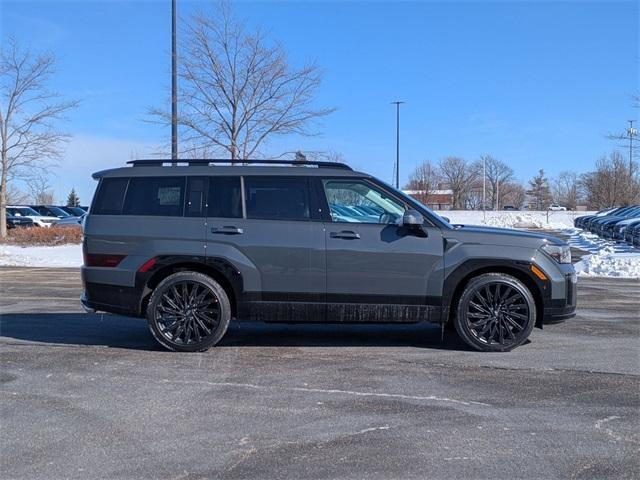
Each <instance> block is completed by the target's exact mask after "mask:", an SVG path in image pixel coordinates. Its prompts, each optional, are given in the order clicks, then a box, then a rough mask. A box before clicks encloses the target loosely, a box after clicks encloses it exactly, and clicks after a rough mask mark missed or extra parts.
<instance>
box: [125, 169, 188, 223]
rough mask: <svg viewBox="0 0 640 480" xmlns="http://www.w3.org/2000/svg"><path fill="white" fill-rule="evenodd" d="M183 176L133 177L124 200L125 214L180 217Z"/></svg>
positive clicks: (183, 186)
mask: <svg viewBox="0 0 640 480" xmlns="http://www.w3.org/2000/svg"><path fill="white" fill-rule="evenodd" d="M185 180H186V179H185V177H133V178H131V180H130V181H129V188H128V189H127V195H126V198H125V201H124V214H125V215H153V216H162V217H181V216H182V213H183V210H184V191H185Z"/></svg>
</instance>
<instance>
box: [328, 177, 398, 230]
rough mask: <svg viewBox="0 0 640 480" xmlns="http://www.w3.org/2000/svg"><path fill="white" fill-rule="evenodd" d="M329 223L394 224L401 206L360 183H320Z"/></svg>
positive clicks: (377, 190) (365, 183)
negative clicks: (329, 216)
mask: <svg viewBox="0 0 640 480" xmlns="http://www.w3.org/2000/svg"><path fill="white" fill-rule="evenodd" d="M322 183H323V185H324V191H325V194H326V196H327V202H328V203H329V210H330V211H331V220H333V221H334V222H346V223H382V224H388V223H396V222H397V221H398V220H399V218H400V217H402V214H403V213H404V210H405V207H404V204H402V203H401V202H399V201H398V200H396V199H395V198H392V197H390V196H389V195H387V194H386V193H385V192H384V191H383V190H381V189H378V188H377V187H375V186H374V185H371V184H370V183H368V182H366V181H362V180H323V182H322Z"/></svg>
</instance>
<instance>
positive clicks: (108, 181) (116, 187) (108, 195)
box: [91, 178, 129, 215]
mask: <svg viewBox="0 0 640 480" xmlns="http://www.w3.org/2000/svg"><path fill="white" fill-rule="evenodd" d="M128 183H129V179H128V178H103V179H102V180H101V181H100V188H99V190H98V194H97V195H96V199H95V201H94V204H93V205H92V207H91V214H92V215H121V214H122V204H123V203H124V194H125V192H126V191H127V184H128Z"/></svg>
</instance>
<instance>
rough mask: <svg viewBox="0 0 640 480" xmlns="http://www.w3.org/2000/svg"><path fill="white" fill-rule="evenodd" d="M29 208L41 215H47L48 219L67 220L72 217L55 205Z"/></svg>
mask: <svg viewBox="0 0 640 480" xmlns="http://www.w3.org/2000/svg"><path fill="white" fill-rule="evenodd" d="M29 207H31V208H33V209H34V210H35V211H36V212H38V213H39V214H40V215H46V216H48V217H56V218H66V217H71V216H72V215H70V214H68V213H67V212H65V211H64V210H62V209H61V208H60V207H56V206H55V205H29Z"/></svg>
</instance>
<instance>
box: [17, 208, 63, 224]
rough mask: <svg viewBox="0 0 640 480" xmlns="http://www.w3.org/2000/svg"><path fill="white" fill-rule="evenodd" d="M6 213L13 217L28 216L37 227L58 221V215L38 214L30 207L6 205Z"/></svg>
mask: <svg viewBox="0 0 640 480" xmlns="http://www.w3.org/2000/svg"><path fill="white" fill-rule="evenodd" d="M7 213H8V214H9V215H12V216H15V217H29V218H30V219H31V220H33V224H34V225H36V226H38V227H50V226H51V225H52V224H53V223H55V222H57V221H58V217H48V216H44V215H40V214H39V213H38V212H36V211H35V210H34V209H33V208H31V207H24V206H8V207H7Z"/></svg>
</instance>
